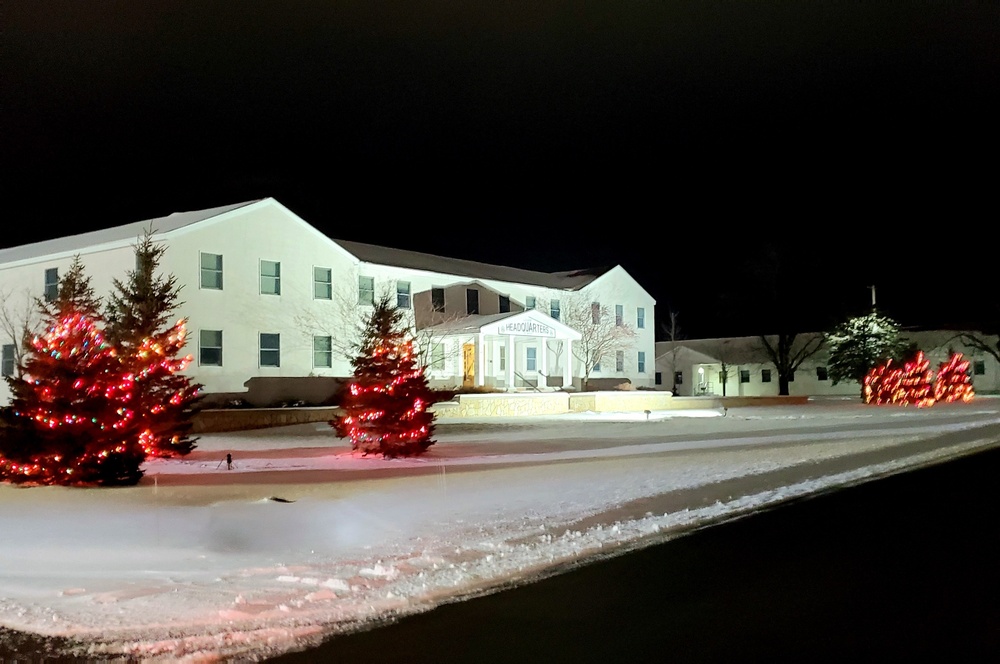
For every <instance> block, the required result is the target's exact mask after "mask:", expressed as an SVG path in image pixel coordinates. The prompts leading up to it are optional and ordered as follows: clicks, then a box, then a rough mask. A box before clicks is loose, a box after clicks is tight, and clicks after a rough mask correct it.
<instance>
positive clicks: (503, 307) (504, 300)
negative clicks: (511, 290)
mask: <svg viewBox="0 0 1000 664" xmlns="http://www.w3.org/2000/svg"><path fill="white" fill-rule="evenodd" d="M497 297H498V298H499V300H500V304H499V307H500V309H499V311H500V313H502V314H506V313H509V312H510V296H509V295H499V296H497Z"/></svg>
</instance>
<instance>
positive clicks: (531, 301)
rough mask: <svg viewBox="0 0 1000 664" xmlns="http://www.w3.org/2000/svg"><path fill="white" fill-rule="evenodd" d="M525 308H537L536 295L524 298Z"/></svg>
mask: <svg viewBox="0 0 1000 664" xmlns="http://www.w3.org/2000/svg"><path fill="white" fill-rule="evenodd" d="M524 308H525V309H534V308H535V296H534V295H529V296H527V297H526V298H524Z"/></svg>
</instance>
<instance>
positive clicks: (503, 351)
mask: <svg viewBox="0 0 1000 664" xmlns="http://www.w3.org/2000/svg"><path fill="white" fill-rule="evenodd" d="M506 370H507V348H506V347H505V346H500V371H506Z"/></svg>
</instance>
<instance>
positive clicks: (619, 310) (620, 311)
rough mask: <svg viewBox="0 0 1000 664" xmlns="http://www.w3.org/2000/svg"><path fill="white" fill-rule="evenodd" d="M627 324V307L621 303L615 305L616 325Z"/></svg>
mask: <svg viewBox="0 0 1000 664" xmlns="http://www.w3.org/2000/svg"><path fill="white" fill-rule="evenodd" d="M624 324H625V307H623V306H622V305H620V304H616V305H615V327H621V326H622V325H624Z"/></svg>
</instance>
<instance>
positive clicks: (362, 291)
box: [358, 277, 375, 304]
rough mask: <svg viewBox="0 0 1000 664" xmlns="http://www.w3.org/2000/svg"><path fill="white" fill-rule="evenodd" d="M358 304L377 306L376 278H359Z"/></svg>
mask: <svg viewBox="0 0 1000 664" xmlns="http://www.w3.org/2000/svg"><path fill="white" fill-rule="evenodd" d="M358 304H375V277H358Z"/></svg>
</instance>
